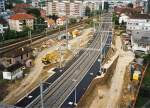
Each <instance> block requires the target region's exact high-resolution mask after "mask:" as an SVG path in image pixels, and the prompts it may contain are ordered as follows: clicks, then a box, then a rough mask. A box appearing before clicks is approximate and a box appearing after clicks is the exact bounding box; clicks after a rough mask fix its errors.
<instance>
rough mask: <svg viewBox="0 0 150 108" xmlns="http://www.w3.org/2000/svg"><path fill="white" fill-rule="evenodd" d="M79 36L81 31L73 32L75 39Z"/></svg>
mask: <svg viewBox="0 0 150 108" xmlns="http://www.w3.org/2000/svg"><path fill="white" fill-rule="evenodd" d="M79 35H80V31H79V30H77V29H75V30H73V31H72V36H73V38H74V37H77V36H79Z"/></svg>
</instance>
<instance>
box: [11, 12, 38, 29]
mask: <svg viewBox="0 0 150 108" xmlns="http://www.w3.org/2000/svg"><path fill="white" fill-rule="evenodd" d="M34 19H35V17H33V16H32V15H30V14H26V13H17V14H15V15H13V16H11V17H10V18H9V26H10V29H11V30H16V31H22V30H23V27H25V26H26V27H29V28H30V29H33V23H34Z"/></svg>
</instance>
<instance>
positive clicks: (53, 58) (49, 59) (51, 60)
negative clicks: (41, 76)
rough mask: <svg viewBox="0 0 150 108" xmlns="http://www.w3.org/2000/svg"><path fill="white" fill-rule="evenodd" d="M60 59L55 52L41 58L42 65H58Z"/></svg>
mask: <svg viewBox="0 0 150 108" xmlns="http://www.w3.org/2000/svg"><path fill="white" fill-rule="evenodd" d="M59 59H60V56H59V54H58V53H57V52H52V53H48V54H46V55H45V56H44V57H43V58H42V63H44V64H45V65H47V64H55V63H58V62H59Z"/></svg>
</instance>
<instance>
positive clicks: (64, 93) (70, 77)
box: [26, 24, 110, 108]
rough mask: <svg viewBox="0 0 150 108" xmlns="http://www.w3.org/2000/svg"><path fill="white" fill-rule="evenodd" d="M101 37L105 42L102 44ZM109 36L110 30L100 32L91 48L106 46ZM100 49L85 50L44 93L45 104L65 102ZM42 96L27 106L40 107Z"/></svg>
mask: <svg viewBox="0 0 150 108" xmlns="http://www.w3.org/2000/svg"><path fill="white" fill-rule="evenodd" d="M109 26H110V24H102V27H103V29H101V30H102V31H107V30H108V29H109ZM101 38H102V40H103V43H102V44H101V43H100V42H101ZM107 38H108V32H100V29H99V30H98V33H97V34H96V37H95V39H94V41H93V42H92V44H91V45H90V46H89V48H93V49H100V47H101V45H102V46H103V47H104V46H105V44H106V41H107ZM99 55H100V51H89V50H87V51H85V52H84V53H83V54H82V55H81V56H80V57H79V58H78V60H77V61H75V62H74V63H73V64H72V65H71V66H70V67H69V68H68V69H67V70H66V71H65V72H64V73H63V74H62V75H61V76H60V77H59V78H58V79H57V80H56V81H55V82H54V83H52V84H51V85H50V86H49V87H48V89H46V90H45V91H44V93H43V100H44V106H47V107H50V108H59V107H61V105H62V104H63V102H64V101H65V100H66V99H67V97H69V95H70V94H71V93H72V91H73V90H74V89H75V87H76V86H77V85H78V84H79V83H80V81H81V80H82V79H83V78H84V76H85V75H86V74H87V72H88V71H89V69H90V68H91V66H92V65H93V64H94V62H95V61H96V60H97V58H98V57H99ZM40 107H41V103H40V96H38V97H37V98H36V99H35V100H33V101H32V102H31V103H30V104H29V105H28V106H27V107H26V108H40Z"/></svg>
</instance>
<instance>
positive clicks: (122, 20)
mask: <svg viewBox="0 0 150 108" xmlns="http://www.w3.org/2000/svg"><path fill="white" fill-rule="evenodd" d="M128 19H129V16H127V15H126V14H121V15H120V17H119V24H121V23H122V22H124V23H127V21H128Z"/></svg>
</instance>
